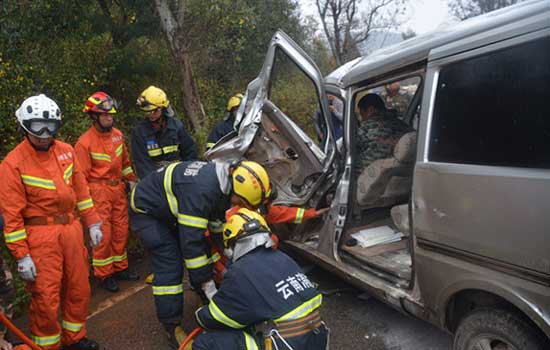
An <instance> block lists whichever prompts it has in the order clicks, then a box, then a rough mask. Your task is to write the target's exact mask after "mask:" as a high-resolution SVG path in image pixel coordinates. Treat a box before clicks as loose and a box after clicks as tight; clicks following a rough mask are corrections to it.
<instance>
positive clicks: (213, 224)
mask: <svg viewBox="0 0 550 350" xmlns="http://www.w3.org/2000/svg"><path fill="white" fill-rule="evenodd" d="M208 231H210V233H222V232H223V223H222V222H221V221H219V220H216V221H209V222H208Z"/></svg>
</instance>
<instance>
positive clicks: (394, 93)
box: [380, 81, 411, 118]
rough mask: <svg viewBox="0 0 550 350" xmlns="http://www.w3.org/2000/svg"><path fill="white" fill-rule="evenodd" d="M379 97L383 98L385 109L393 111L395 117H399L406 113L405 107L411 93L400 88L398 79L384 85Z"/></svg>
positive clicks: (407, 104)
mask: <svg viewBox="0 0 550 350" xmlns="http://www.w3.org/2000/svg"><path fill="white" fill-rule="evenodd" d="M380 97H382V99H383V100H384V103H385V105H386V109H389V110H393V111H395V112H396V113H397V116H396V117H401V118H402V117H403V116H404V115H405V113H407V107H408V106H409V103H410V102H411V95H409V94H408V93H407V92H406V91H405V90H403V89H402V88H401V83H400V82H399V81H394V82H393V83H390V84H386V85H384V90H383V91H382V92H380Z"/></svg>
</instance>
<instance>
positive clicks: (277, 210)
mask: <svg viewBox="0 0 550 350" xmlns="http://www.w3.org/2000/svg"><path fill="white" fill-rule="evenodd" d="M239 209H241V207H240V206H237V205H236V206H233V207H231V208H229V209H228V210H227V211H226V212H225V219H226V220H229V218H230V217H231V216H233V215H235V214H236V213H237V211H239ZM316 212H317V211H316V210H315V209H304V208H300V207H287V206H285V205H270V206H268V211H267V214H266V215H265V216H264V218H265V220H266V221H267V223H268V224H282V223H294V224H301V223H302V222H303V221H304V220H309V219H312V218H314V217H315V216H316ZM206 235H207V237H208V239H209V241H210V245H211V247H212V260H213V263H214V279H215V280H216V283H218V284H220V283H221V281H222V279H223V275H224V274H225V270H226V269H225V265H226V258H225V256H224V255H223V250H221V249H220V247H218V246H216V244H214V242H213V240H212V237H210V233H209V232H208V231H206ZM271 239H272V240H273V241H274V242H275V248H277V247H278V246H279V237H278V236H277V235H276V234H272V235H271Z"/></svg>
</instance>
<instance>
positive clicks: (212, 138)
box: [206, 94, 244, 150]
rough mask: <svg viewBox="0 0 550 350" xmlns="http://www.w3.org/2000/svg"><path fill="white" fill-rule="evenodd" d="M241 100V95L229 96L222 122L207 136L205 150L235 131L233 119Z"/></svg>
mask: <svg viewBox="0 0 550 350" xmlns="http://www.w3.org/2000/svg"><path fill="white" fill-rule="evenodd" d="M243 98H244V96H243V94H236V95H234V96H231V98H230V99H229V101H227V107H226V108H225V109H226V113H225V116H224V118H223V120H221V121H220V122H218V123H217V124H216V125H215V126H214V128H213V129H212V131H211V132H210V135H208V139H207V140H206V150H209V149H210V148H212V147H214V145H215V144H216V142H218V141H219V140H220V139H221V138H222V137H224V136H225V135H227V134H229V133H230V132H231V131H233V130H235V117H236V115H237V110H238V109H239V106H240V105H241V101H242V100H243Z"/></svg>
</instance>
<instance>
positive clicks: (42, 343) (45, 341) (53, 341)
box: [31, 334, 61, 346]
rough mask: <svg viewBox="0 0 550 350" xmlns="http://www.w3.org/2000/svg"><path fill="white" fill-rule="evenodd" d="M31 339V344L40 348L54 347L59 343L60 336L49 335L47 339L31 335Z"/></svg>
mask: <svg viewBox="0 0 550 350" xmlns="http://www.w3.org/2000/svg"><path fill="white" fill-rule="evenodd" d="M31 339H32V341H33V342H35V343H36V344H37V345H40V346H47V345H55V344H57V343H59V342H60V341H61V334H56V335H50V336H47V337H39V336H37V335H31Z"/></svg>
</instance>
